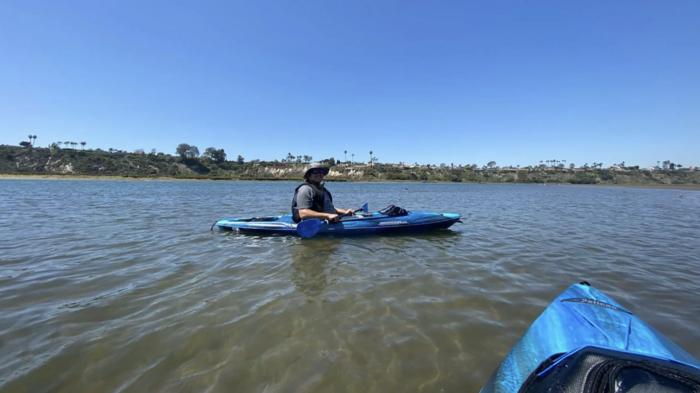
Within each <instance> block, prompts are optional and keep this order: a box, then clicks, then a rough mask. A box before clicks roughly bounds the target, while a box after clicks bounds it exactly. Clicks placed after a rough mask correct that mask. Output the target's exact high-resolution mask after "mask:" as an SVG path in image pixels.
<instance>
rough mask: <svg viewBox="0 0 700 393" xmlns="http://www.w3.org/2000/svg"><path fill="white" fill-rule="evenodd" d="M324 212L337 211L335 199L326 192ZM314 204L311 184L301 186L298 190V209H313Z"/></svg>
mask: <svg viewBox="0 0 700 393" xmlns="http://www.w3.org/2000/svg"><path fill="white" fill-rule="evenodd" d="M323 194H324V198H323V213H335V206H333V201H331V199H330V198H328V195H327V194H326V193H325V192H324V193H323ZM313 205H314V191H313V190H312V189H311V187H310V186H301V187H300V188H299V191H297V209H311V208H312V207H313Z"/></svg>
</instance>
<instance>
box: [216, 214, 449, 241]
mask: <svg viewBox="0 0 700 393" xmlns="http://www.w3.org/2000/svg"><path fill="white" fill-rule="evenodd" d="M458 221H460V215H459V214H455V213H434V212H425V211H415V212H409V213H408V214H407V215H404V216H394V217H390V216H386V215H383V214H381V213H379V212H374V213H368V214H363V215H358V216H353V217H347V218H345V219H343V220H341V221H340V222H338V223H333V224H324V225H323V226H322V227H321V229H320V230H319V232H318V234H317V235H331V236H358V235H378V234H390V233H416V232H425V231H431V230H436V229H445V228H449V227H450V226H452V225H453V224H454V223H456V222H458ZM214 225H215V226H216V227H218V228H219V229H222V230H235V231H238V232H241V233H248V234H263V235H265V234H266V235H291V236H298V233H297V224H296V223H295V222H294V221H293V220H292V216H291V215H283V216H271V217H256V218H244V219H240V218H226V219H223V220H219V221H217V222H216V224H214Z"/></svg>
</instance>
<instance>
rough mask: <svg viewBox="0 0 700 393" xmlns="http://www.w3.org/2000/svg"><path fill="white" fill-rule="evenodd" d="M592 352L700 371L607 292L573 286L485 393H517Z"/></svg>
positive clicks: (506, 361)
mask: <svg viewBox="0 0 700 393" xmlns="http://www.w3.org/2000/svg"><path fill="white" fill-rule="evenodd" d="M590 348H594V349H595V350H599V351H603V352H604V351H614V353H621V354H623V356H625V355H631V356H637V357H639V358H640V359H641V358H643V359H647V361H649V360H655V361H657V362H659V363H661V364H662V365H666V366H668V367H678V366H682V367H685V368H689V369H691V370H694V372H700V362H698V360H697V359H695V358H694V357H693V356H692V355H690V354H689V353H688V352H686V351H685V350H683V349H682V348H680V347H679V346H678V345H676V344H675V343H673V342H672V341H670V340H669V339H668V338H666V337H664V336H663V335H662V334H661V333H659V332H657V331H656V330H655V329H653V328H652V327H651V326H649V325H647V324H646V323H645V322H644V321H642V320H641V319H639V318H638V317H637V316H635V315H634V314H633V313H631V312H630V311H628V310H626V309H625V308H624V307H622V306H621V305H619V304H618V303H616V302H615V301H614V300H612V299H611V298H609V297H607V296H606V295H605V294H603V293H602V292H600V291H598V290H597V289H595V288H593V287H591V286H589V285H587V284H585V283H582V284H575V285H572V286H571V287H569V288H568V289H567V290H566V291H564V292H563V293H562V294H560V295H559V296H558V297H557V298H556V299H555V300H554V301H553V302H552V303H550V305H549V306H547V308H546V309H545V310H544V312H543V313H542V314H541V315H540V316H539V317H538V318H537V319H536V320H535V321H534V322H533V323H532V325H530V327H529V328H528V330H527V331H526V332H525V334H524V335H523V337H522V339H521V340H520V341H519V342H518V343H517V344H516V345H515V346H514V347H513V349H512V350H511V351H510V353H509V354H508V355H507V356H506V358H505V359H504V360H503V362H502V363H501V365H500V366H499V368H498V369H497V370H496V372H495V373H494V374H493V376H492V377H491V380H490V381H489V382H488V383H487V384H486V385H485V386H484V387H483V388H482V390H481V392H482V393H492V392H493V393H502V392H508V393H516V392H518V391H520V390H521V388H522V386H523V384H524V383H525V382H526V381H532V380H533V378H535V379H536V378H543V376H544V375H547V373H548V372H551V370H554V369H556V368H557V366H558V364H560V363H564V362H565V361H566V359H568V358H571V357H573V356H576V354H577V353H580V352H582V351H586V350H589V349H590ZM566 367H569V366H568V365H567V366H566ZM528 378H529V379H528Z"/></svg>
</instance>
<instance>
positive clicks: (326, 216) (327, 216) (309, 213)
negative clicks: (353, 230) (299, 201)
mask: <svg viewBox="0 0 700 393" xmlns="http://www.w3.org/2000/svg"><path fill="white" fill-rule="evenodd" d="M337 210H338V209H336V211H337ZM299 218H301V219H302V220H305V219H307V218H319V219H321V220H328V221H336V220H337V218H338V215H337V214H333V213H322V212H317V211H316V210H311V209H299Z"/></svg>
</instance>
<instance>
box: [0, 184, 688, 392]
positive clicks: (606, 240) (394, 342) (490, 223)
mask: <svg viewBox="0 0 700 393" xmlns="http://www.w3.org/2000/svg"><path fill="white" fill-rule="evenodd" d="M294 186H295V184H294V183H291V182H210V181H41V180H2V181H0V201H2V203H1V204H0V268H1V269H0V309H1V310H2V313H0V348H1V351H0V391H2V392H23V391H32V392H34V391H54V392H96V391H123V392H144V391H148V392H158V391H163V392H171V391H192V392H203V391H208V392H230V391H236V392H286V391H297V392H329V391H337V392H387V391H424V392H441V391H444V392H474V391H478V389H479V387H480V386H481V385H482V384H483V383H485V382H486V380H487V379H488V377H489V375H490V373H491V372H492V371H493V369H494V368H495V367H496V366H497V364H498V362H499V361H500V360H501V359H502V357H503V356H504V355H505V354H506V353H507V351H508V350H509V348H510V347H511V346H512V345H513V344H514V343H515V342H516V341H517V339H518V338H519V337H520V335H521V334H522V333H523V331H524V330H525V329H526V327H527V326H528V325H529V324H530V322H531V321H532V320H533V319H534V318H535V317H536V316H537V315H538V314H539V313H540V312H541V311H542V309H543V308H544V307H545V306H546V305H547V304H548V303H549V301H551V300H552V299H553V298H554V297H555V296H556V295H557V294H558V293H559V292H561V291H562V290H563V289H565V288H566V287H567V286H568V285H570V284H572V283H574V282H577V281H580V280H587V281H590V282H591V283H593V284H594V285H595V286H596V287H598V288H600V289H602V290H603V291H605V292H606V293H607V294H609V295H611V296H612V297H614V298H615V299H616V300H618V301H619V302H620V303H622V304H623V305H624V306H626V307H627V308H629V309H631V310H632V311H634V312H636V313H637V314H638V315H640V316H641V317H642V318H643V319H645V320H646V321H647V322H649V323H650V324H652V325H653V326H655V327H656V328H657V329H658V330H660V331H661V332H663V333H664V334H666V335H667V336H669V337H670V338H671V339H673V340H674V341H676V342H677V343H679V344H680V345H681V346H683V347H685V349H687V350H688V351H689V352H691V353H692V354H694V355H695V356H696V357H697V356H698V355H700V330H698V329H697V325H698V315H700V304H699V303H698V294H700V280H699V279H700V275H699V274H698V270H699V267H700V240H699V239H700V214H699V212H700V192H697V191H684V190H666V189H664V190H658V189H634V188H615V187H590V186H541V185H475V184H419V183H390V184H386V183H332V184H329V188H330V189H331V190H332V191H333V195H334V200H335V202H336V205H337V206H338V207H348V208H353V207H359V206H360V205H361V204H362V203H363V202H365V201H367V202H369V203H370V207H371V208H375V209H378V208H381V207H384V206H386V205H388V204H390V203H393V204H397V205H400V206H402V207H405V208H407V209H409V210H410V209H415V210H419V209H425V210H436V211H449V212H457V213H461V214H462V215H463V216H464V217H465V219H464V221H465V222H464V223H463V224H457V225H455V226H454V227H453V228H452V229H450V230H445V231H438V232H433V233H430V234H423V235H404V236H383V237H359V238H318V239H311V240H304V241H302V240H301V239H298V238H292V237H279V236H268V237H259V236H244V235H237V234H232V233H223V232H216V231H214V232H211V231H210V230H209V229H210V226H211V224H212V223H213V222H214V221H216V220H217V219H219V218H222V217H231V216H239V217H245V216H254V215H269V214H280V213H285V212H286V211H287V210H288V209H289V204H290V202H291V196H292V192H293V189H294Z"/></svg>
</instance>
